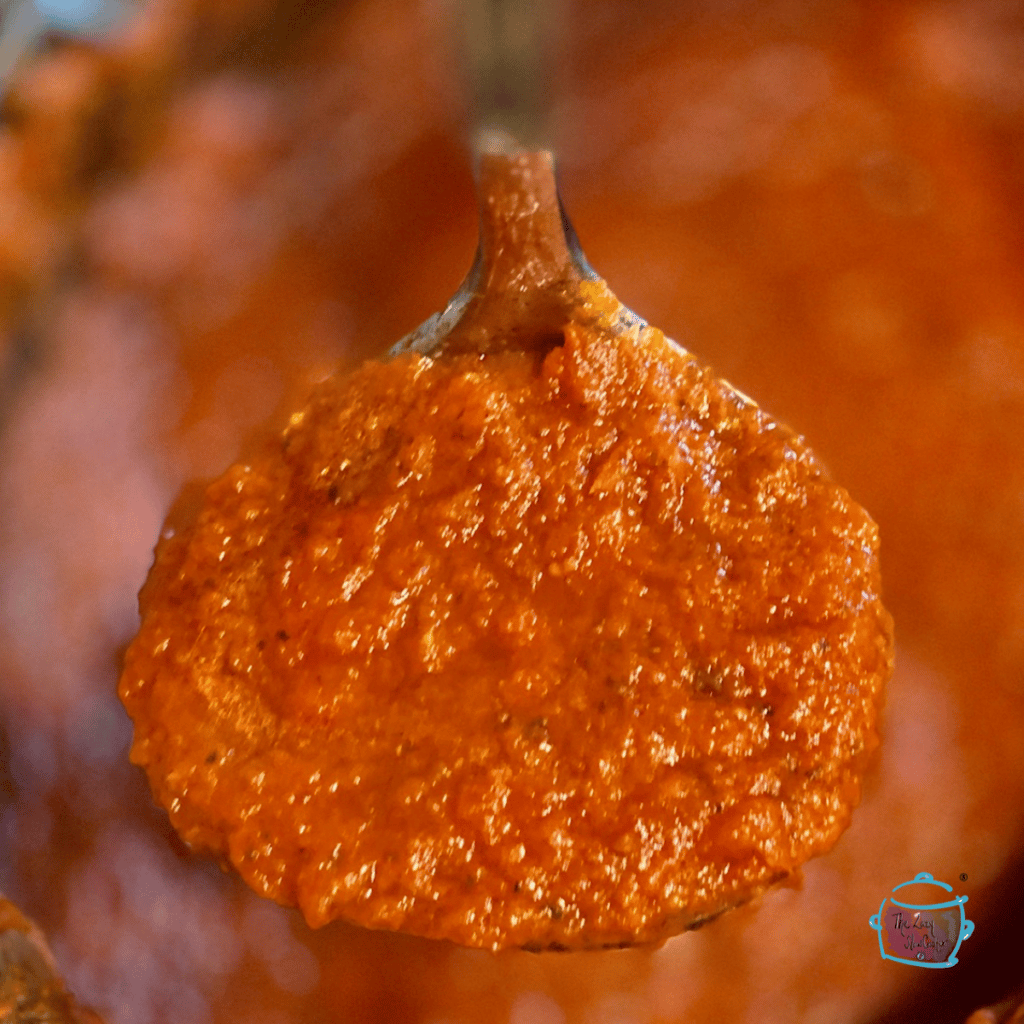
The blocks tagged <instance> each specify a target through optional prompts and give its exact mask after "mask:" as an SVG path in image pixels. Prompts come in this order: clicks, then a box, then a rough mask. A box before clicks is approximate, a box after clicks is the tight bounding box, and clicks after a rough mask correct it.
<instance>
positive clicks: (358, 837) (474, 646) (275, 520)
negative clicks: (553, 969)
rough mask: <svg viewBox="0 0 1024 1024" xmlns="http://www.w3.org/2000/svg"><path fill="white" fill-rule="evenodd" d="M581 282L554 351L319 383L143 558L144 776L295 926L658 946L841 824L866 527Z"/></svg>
mask: <svg viewBox="0 0 1024 1024" xmlns="http://www.w3.org/2000/svg"><path fill="white" fill-rule="evenodd" d="M582 288H583V290H584V298H585V300H586V301H584V302H582V303H581V304H580V306H579V308H578V309H577V310H576V311H575V313H573V314H572V315H571V316H569V318H568V319H567V321H566V322H565V323H564V325H563V328H562V330H561V332H560V335H559V336H557V337H554V338H551V337H543V338H538V339H526V340H525V341H524V339H522V338H520V339H518V340H517V342H516V345H515V347H513V348H509V349H507V350H502V346H501V345H497V346H495V350H494V351H491V352H489V353H487V354H481V353H479V352H473V351H467V352H464V353H460V354H446V355H444V356H442V357H439V358H431V357H429V356H423V355H417V354H407V355H402V356H398V357H396V358H393V359H391V360H390V361H387V362H369V363H366V364H365V365H363V366H362V367H361V368H359V369H357V370H355V371H354V372H352V373H350V374H349V375H347V376H343V377H341V378H339V379H336V380H332V381H330V382H328V383H326V384H325V385H323V386H321V388H320V390H319V391H318V392H316V393H315V395H314V397H313V398H312V400H311V401H310V403H309V404H308V406H307V407H306V408H305V410H304V411H303V412H301V413H300V414H298V415H296V416H295V417H293V419H292V421H291V424H290V426H289V427H288V429H287V430H286V432H285V433H284V435H283V438H282V439H281V440H279V441H278V442H276V443H275V444H274V445H273V447H272V448H271V449H270V450H268V451H267V452H266V453H265V454H264V455H263V456H262V457H261V458H259V459H257V460H255V461H253V462H251V463H249V464H244V465H243V464H239V465H236V466H235V467H233V468H232V469H231V470H229V471H228V472H227V473H226V474H225V475H224V476H223V477H222V478H220V479H219V480H217V481H216V482H215V483H213V484H212V485H211V486H210V487H209V489H208V491H207V493H206V499H205V504H204V506H203V508H202V509H201V511H200V512H199V513H198V516H197V518H196V519H195V521H194V523H192V524H191V525H190V526H188V527H186V528H184V529H182V530H180V531H171V530H168V531H167V532H166V534H165V536H164V537H163V539H162V540H161V542H160V545H159V547H158V550H157V556H156V564H155V566H154V568H153V571H152V573H151V576H150V579H149V581H148V582H147V584H146V587H145V589H144V590H143V592H142V595H141V609H142V616H143V621H142V627H141V631H140V632H139V634H138V637H137V638H136V640H135V641H134V642H133V644H132V645H131V648H130V649H129V651H128V655H127V660H126V666H125V670H124V674H123V677H122V682H121V694H122V698H123V700H124V702H125V704H126V706H127V707H128V710H129V712H130V714H131V715H132V717H133V719H134V721H135V743H134V747H133V752H132V756H133V759H134V760H135V761H136V762H137V763H139V764H141V765H143V766H144V767H145V768H146V770H147V771H148V773H149V777H150V780H151V783H152V786H153V788H154V791H155V793H156V796H157V798H158V799H159V801H160V802H161V803H162V804H163V805H164V806H166V807H167V809H168V811H169V813H170V816H171V820H172V822H173V824H174V825H175V827H176V828H177V829H178V831H179V832H180V833H181V835H182V836H183V837H184V838H185V839H186V840H187V841H188V842H189V843H191V844H193V845H194V846H196V847H201V848H208V849H210V850H213V851H215V852H217V853H218V854H220V855H221V856H222V857H223V858H225V859H226V860H228V861H230V862H231V863H232V864H233V865H234V866H235V867H236V868H237V870H238V871H239V872H240V873H241V874H242V875H243V877H244V878H245V879H246V880H247V881H248V882H249V883H250V884H251V885H252V886H253V887H254V888H255V889H256V890H257V891H260V892H262V893H264V894H266V895H268V896H271V897H273V898H274V899H276V900H278V901H280V902H283V903H288V904H296V905H298V906H299V907H301V909H302V910H303V912H304V914H305V916H306V918H307V920H308V921H309V922H310V923H311V924H313V925H320V924H323V923H325V922H327V921H330V920H332V919H334V918H338V917H342V918H345V919H347V920H350V921H354V922H357V923H359V924H362V925H366V926H369V927H374V928H389V929H400V930H404V931H409V932H413V933H417V934H420V935H425V936H431V937H438V938H448V939H452V940H455V941H457V942H460V943H464V944H467V945H472V946H479V947H486V948H493V949H497V948H501V947H507V946H524V947H528V948H572V947H580V946H607V945H616V944H626V943H632V942H637V941H648V940H656V939H658V938H661V937H664V935H665V934H667V933H669V932H671V931H674V930H679V929H681V928H685V927H689V926H693V925H695V924H697V923H699V922H701V921H703V920H705V919H707V918H709V917H711V916H714V915H716V914H718V913H720V912H721V911H722V910H724V909H727V908H728V907H730V906H733V905H735V904H737V903H739V902H741V901H743V900H745V899H748V898H750V897H751V896H752V895H754V894H755V893H757V892H758V891H760V890H762V889H763V888H764V887H765V886H766V885H768V884H770V883H771V882H773V881H776V880H778V879H780V878H782V877H784V876H785V875H787V874H788V873H790V872H791V871H792V870H793V869H794V868H795V867H796V866H797V865H799V864H800V863H802V862H803V861H804V860H806V859H807V858H808V857H811V856H813V855H815V854H819V853H822V852H824V851H825V850H827V849H829V848H830V847H831V845H832V844H833V843H834V842H835V841H836V839H837V837H838V836H839V834H840V833H841V832H842V830H843V829H844V828H845V826H846V825H847V823H848V820H849V815H850V811H851V808H852V807H853V806H854V805H855V804H856V802H857V800H858V796H859V777H860V774H861V772H862V770H863V768H864V764H865V759H866V756H867V755H868V754H869V753H870V752H871V750H872V749H873V748H874V747H875V745H876V743H877V734H876V730H875V723H876V710H877V704H878V700H879V695H880V691H881V688H882V686H883V683H884V681H885V680H886V678H887V677H888V675H889V673H890V671H891V660H892V649H891V623H890V619H889V617H888V615H887V613H886V612H885V611H884V609H883V608H882V606H881V603H880V599H879V570H878V560H877V549H878V538H877V533H876V528H875V526H874V524H873V523H872V521H871V520H870V518H869V517H868V516H867V515H866V513H865V512H864V511H863V510H862V509H860V508H859V507H858V506H857V505H856V504H854V503H853V502H852V501H851V500H850V498H849V497H848V495H847V494H846V492H845V491H844V490H843V489H842V488H840V487H838V486H836V485H835V484H834V483H832V482H830V481H829V479H828V478H827V476H826V475H825V473H824V472H823V469H822V467H821V465H820V464H819V463H818V461H817V460H816V458H815V457H814V455H813V454H812V453H811V452H810V451H809V449H808V448H807V447H806V445H805V444H804V442H803V441H802V440H800V439H799V438H797V437H796V436H794V435H793V434H792V433H791V432H789V431H788V430H787V429H785V428H784V427H782V426H780V425H779V424H778V423H776V422H775V421H773V420H772V419H771V418H770V417H769V416H767V415H766V414H764V413H763V412H761V411H760V410H759V409H758V408H757V407H756V406H754V405H753V404H751V403H749V402H747V401H744V400H743V399H742V398H741V397H740V396H738V395H737V394H736V393H735V392H734V391H733V390H732V389H730V388H729V387H728V386H727V385H724V384H723V383H722V382H720V381H718V380H716V379H715V378H714V377H713V376H712V375H711V374H710V373H709V372H708V371H707V370H706V369H704V368H702V367H701V366H700V365H699V363H698V362H697V361H696V360H695V359H694V358H693V357H691V356H689V355H688V354H685V353H682V352H680V351H679V350H677V349H675V348H674V347H673V346H672V344H671V343H670V342H668V341H666V339H665V338H664V336H663V335H662V334H661V333H660V332H659V331H657V330H655V329H653V328H639V327H637V328H636V329H634V330H633V331H632V332H630V333H628V334H626V335H625V336H622V335H619V336H616V335H615V334H614V333H613V331H612V321H611V319H610V317H609V315H608V310H609V309H610V308H611V307H612V305H614V304H613V303H612V302H610V301H609V293H608V292H607V290H606V289H605V288H604V286H603V284H601V283H596V282H595V283H586V284H584V285H582Z"/></svg>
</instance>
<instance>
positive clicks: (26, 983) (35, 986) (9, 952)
mask: <svg viewBox="0 0 1024 1024" xmlns="http://www.w3.org/2000/svg"><path fill="white" fill-rule="evenodd" d="M0 1024H102V1021H101V1019H100V1017H99V1016H98V1015H97V1014H95V1013H93V1012H92V1010H87V1009H85V1008H83V1007H80V1006H78V1005H77V1003H76V1002H75V999H74V997H73V996H72V995H71V994H70V993H69V992H68V991H67V990H66V989H65V988H64V983H63V982H62V981H61V979H60V978H59V977H58V975H57V972H56V968H55V967H54V964H53V957H52V956H51V954H50V951H49V949H48V948H47V946H46V942H45V940H44V939H43V936H42V933H41V932H40V931H39V929H38V928H36V926H35V925H34V924H32V922H31V921H29V920H28V918H26V917H25V916H24V914H22V913H21V911H20V910H18V908H17V907H16V906H15V905H14V904H13V903H11V902H10V901H9V900H6V899H4V898H3V897H0Z"/></svg>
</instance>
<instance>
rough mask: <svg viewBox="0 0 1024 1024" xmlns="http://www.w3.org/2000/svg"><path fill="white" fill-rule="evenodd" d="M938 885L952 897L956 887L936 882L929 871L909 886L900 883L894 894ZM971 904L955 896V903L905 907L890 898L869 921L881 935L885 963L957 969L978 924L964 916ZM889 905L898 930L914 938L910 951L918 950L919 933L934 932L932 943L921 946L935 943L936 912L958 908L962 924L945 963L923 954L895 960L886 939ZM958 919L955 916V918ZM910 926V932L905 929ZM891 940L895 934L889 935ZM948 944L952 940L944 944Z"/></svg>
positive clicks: (911, 880)
mask: <svg viewBox="0 0 1024 1024" xmlns="http://www.w3.org/2000/svg"><path fill="white" fill-rule="evenodd" d="M922 884H923V885H938V886H940V887H941V888H943V889H945V890H946V892H948V893H952V892H953V886H951V885H949V884H947V883H946V882H940V881H938V879H936V878H934V877H933V876H932V875H931V874H929V873H928V872H927V871H921V872H919V873H918V874H917V875H915V876H914V877H913V878H911V879H910V880H909V881H907V882H900V884H899V885H894V886H893V888H892V891H893V892H896V891H897V889H902V888H903V887H904V886H907V885H922ZM966 902H967V897H966V896H955V897H954V898H953V899H951V900H945V901H943V902H940V903H903V902H901V901H900V900H897V899H894V898H893V897H892V895H891V894H890V895H889V896H886V897H885V899H883V900H882V903H881V905H880V906H879V908H878V913H877V914H872V915H871V917H870V918H869V919H868V925H869V927H871V928H872V929H873V930H874V931H876V932H878V951H879V952H880V953H881V954H882V959H883V960H894V961H895V962H896V963H899V964H907V965H908V966H910V967H932V968H942V967H953V966H954V965H955V964H956V963H958V960H957V956H956V954H957V951H958V950H959V949H960V945H961V943H962V942H963V941H964V939H969V938H970V937H971V936H972V935H973V934H974V922H973V921H970V920H968V919H967V918H966V917H965V916H964V904H965V903H966ZM887 903H888V904H889V906H890V908H898V909H895V919H894V920H893V922H892V923H893V924H895V926H896V928H897V930H898V931H899V932H900V933H901V934H902V935H904V936H906V935H907V933H908V932H909V933H910V938H909V939H908V942H907V948H908V949H909V950H913V949H914V948H916V947H915V945H914V941H913V936H914V932H915V931H921V932H925V931H928V932H931V940H929V939H928V938H923V939H922V942H921V944H922V945H924V944H928V943H929V942H932V943H934V914H935V912H936V911H944V910H951V909H952V908H953V907H956V908H957V909H958V910H959V915H960V921H959V927H958V928H957V938H956V944H955V945H954V946H953V949H952V950H951V951H950V952H949V953H948V954H947V955H946V958H945V959H944V960H939V961H934V960H926V959H925V955H926V954H925V953H924V952H923V951H921V952H918V953H917V954H916V955H915V956H914V957H909V956H907V957H902V956H895V955H894V954H892V953H887V952H886V942H885V940H886V937H887V930H888V929H887V925H888V922H887V921H886V918H885V906H886V904H887ZM954 916H955V915H954ZM904 925H906V928H904V927H903V926H904ZM888 934H889V936H890V937H891V932H888ZM944 941H948V940H944Z"/></svg>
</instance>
